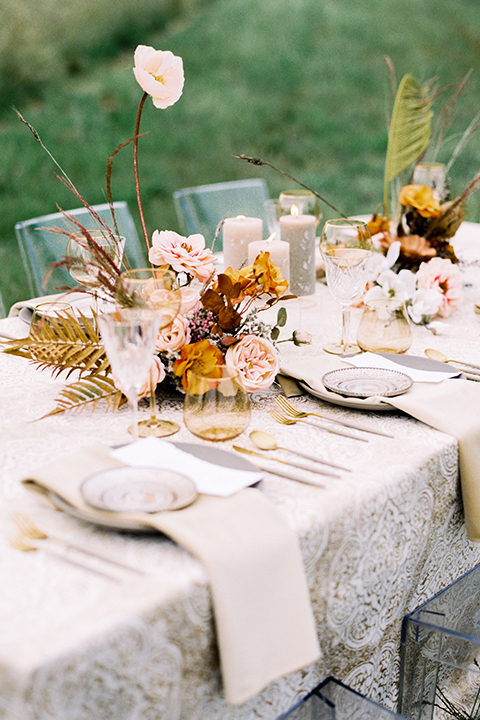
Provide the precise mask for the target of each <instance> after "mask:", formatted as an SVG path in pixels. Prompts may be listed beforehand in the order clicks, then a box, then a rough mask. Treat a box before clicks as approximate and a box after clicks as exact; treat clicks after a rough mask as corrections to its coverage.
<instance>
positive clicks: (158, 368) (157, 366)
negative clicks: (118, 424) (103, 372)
mask: <svg viewBox="0 0 480 720" xmlns="http://www.w3.org/2000/svg"><path fill="white" fill-rule="evenodd" d="M150 374H152V375H153V382H154V383H155V386H157V385H158V384H159V383H161V382H163V380H164V378H165V366H164V364H163V363H162V361H161V360H160V358H159V357H158V356H157V355H154V356H153V361H152V365H151V367H150V372H149V373H148V378H147V379H146V380H145V382H144V383H143V385H142V386H141V388H140V392H139V393H138V397H139V398H143V397H147V395H149V394H150ZM112 379H113V382H114V383H115V387H116V388H117V390H120V391H121V392H122V393H123V394H124V395H126V394H127V393H126V392H125V390H124V389H123V387H122V384H121V382H120V380H119V379H118V378H117V377H116V376H115V373H113V372H112Z"/></svg>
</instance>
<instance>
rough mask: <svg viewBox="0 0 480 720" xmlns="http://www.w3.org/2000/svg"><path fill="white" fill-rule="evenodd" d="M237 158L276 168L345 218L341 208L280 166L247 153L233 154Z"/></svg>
mask: <svg viewBox="0 0 480 720" xmlns="http://www.w3.org/2000/svg"><path fill="white" fill-rule="evenodd" d="M234 157H236V158H237V159H238V160H246V161H247V162H249V163H252V165H266V166H267V167H271V168H272V169H273V170H276V171H277V172H279V173H282V175H285V177H288V178H289V179H290V180H293V182H295V183H297V185H300V186H301V187H303V188H305V190H308V191H309V192H311V193H313V194H314V195H315V197H317V198H318V199H319V200H321V201H322V202H323V203H325V205H328V207H329V208H331V209H332V210H335V212H336V213H338V214H339V215H341V216H342V217H344V218H346V217H348V216H347V215H344V214H343V213H342V211H341V210H338V209H337V208H336V207H335V205H332V204H331V203H330V202H328V200H325V198H324V197H322V196H321V195H320V194H319V193H318V192H316V191H315V190H312V188H310V187H308V185H304V183H302V182H300V180H297V179H296V178H294V177H292V176H291V175H289V174H288V173H287V172H285V171H284V170H280V168H277V167H275V165H272V163H269V162H267V161H266V160H261V159H260V158H253V157H248V156H247V155H235V156H234Z"/></svg>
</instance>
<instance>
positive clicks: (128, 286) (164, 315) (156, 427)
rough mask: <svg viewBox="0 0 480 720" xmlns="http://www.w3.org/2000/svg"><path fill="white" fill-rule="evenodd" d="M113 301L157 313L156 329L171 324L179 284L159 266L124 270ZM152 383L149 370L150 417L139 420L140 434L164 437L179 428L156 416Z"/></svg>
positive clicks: (174, 277) (177, 309)
mask: <svg viewBox="0 0 480 720" xmlns="http://www.w3.org/2000/svg"><path fill="white" fill-rule="evenodd" d="M116 302H117V306H118V307H136V308H149V309H151V310H153V311H154V312H155V313H157V315H158V318H159V331H160V330H163V329H164V328H166V327H168V326H169V325H171V324H172V322H173V320H174V319H175V317H176V316H177V314H178V311H179V309H180V303H181V293H180V288H179V286H178V283H177V279H176V276H175V273H173V272H171V271H170V270H164V269H162V268H157V269H154V268H139V269H137V270H126V271H125V272H123V273H122V274H121V276H120V278H119V282H118V286H117V292H116ZM155 391H156V386H155V382H154V379H153V374H152V373H150V418H149V419H148V420H142V421H141V422H140V423H139V429H138V432H139V434H140V436H141V437H147V436H148V435H154V436H155V437H167V436H168V435H173V434H174V433H176V432H178V430H180V425H178V423H176V422H173V421H171V420H164V419H161V418H157V414H156V393H155Z"/></svg>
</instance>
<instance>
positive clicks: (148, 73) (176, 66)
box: [133, 45, 185, 109]
mask: <svg viewBox="0 0 480 720" xmlns="http://www.w3.org/2000/svg"><path fill="white" fill-rule="evenodd" d="M134 60H135V67H134V68H133V72H134V74H135V78H136V79H137V82H138V84H139V85H140V87H141V88H142V90H144V91H145V92H146V93H148V94H149V95H150V96H151V97H152V100H153V104H154V105H155V107H158V108H162V109H165V108H167V107H169V106H170V105H174V104H175V103H176V102H177V100H178V98H179V97H180V95H181V94H182V91H183V83H184V80H185V78H184V75H183V62H182V58H180V57H177V56H176V55H174V54H173V53H171V52H170V50H165V51H162V50H155V48H153V47H148V46H147V45H139V46H138V47H137V49H136V50H135V55H134Z"/></svg>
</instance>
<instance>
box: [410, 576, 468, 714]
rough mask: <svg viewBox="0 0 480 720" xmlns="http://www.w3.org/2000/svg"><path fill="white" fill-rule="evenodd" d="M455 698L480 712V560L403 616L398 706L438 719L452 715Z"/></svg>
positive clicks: (464, 707) (457, 705) (462, 707)
mask: <svg viewBox="0 0 480 720" xmlns="http://www.w3.org/2000/svg"><path fill="white" fill-rule="evenodd" d="M450 703H452V704H453V706H454V708H453V711H454V712H453V714H455V713H457V712H458V714H459V716H460V715H461V716H462V717H465V718H467V717H472V718H473V717H475V718H478V717H479V705H480V565H478V566H477V567H474V568H473V569H472V570H470V571H469V572H467V573H465V574H464V575H462V576H461V577H460V578H459V579H458V580H456V581H455V582H454V583H452V584H451V585H448V586H447V587H446V588H444V589H443V590H441V591H440V592H439V593H438V594H437V595H435V596H434V597H432V598H431V599H430V600H428V601H427V602H426V603H424V604H423V605H421V606H420V607H419V608H417V609H416V610H414V611H413V612H411V613H409V614H408V615H406V616H405V618H404V620H403V627H402V639H401V654H400V687H399V704H398V711H399V712H401V713H402V715H405V717H407V718H409V720H432V718H434V717H438V716H441V717H443V716H444V715H445V716H446V715H450V714H451V713H450V712H448V710H446V708H449V710H450V711H452V705H450ZM459 709H460V710H461V712H459ZM438 710H440V711H441V712H440V713H439V712H438ZM474 710H475V711H474Z"/></svg>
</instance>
